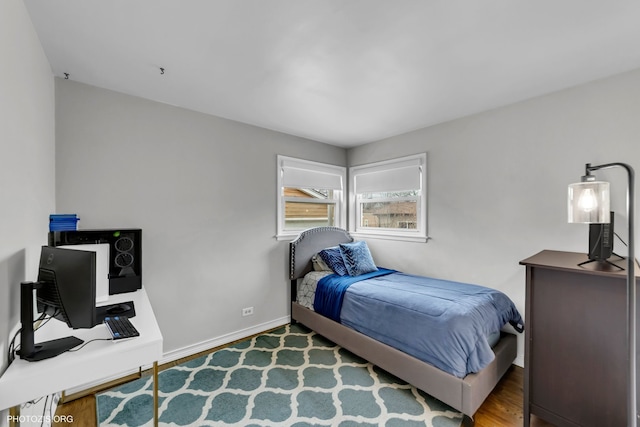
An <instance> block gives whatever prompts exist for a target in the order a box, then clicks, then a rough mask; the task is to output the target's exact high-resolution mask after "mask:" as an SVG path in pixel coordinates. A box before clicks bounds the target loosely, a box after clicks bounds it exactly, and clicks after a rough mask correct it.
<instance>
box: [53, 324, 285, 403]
mask: <svg viewBox="0 0 640 427" xmlns="http://www.w3.org/2000/svg"><path fill="white" fill-rule="evenodd" d="M289 322H291V316H285V317H281V318H279V319H275V320H271V321H269V322H265V323H260V324H258V325H254V326H251V327H250V328H246V329H241V330H239V331H235V332H232V333H229V334H226V335H222V336H219V337H216V338H211V339H209V340H205V341H202V342H199V343H196V344H192V345H189V346H186V347H182V348H179V349H176V350H171V351H169V352H166V353H164V354H163V355H162V359H161V360H158V365H163V364H165V363H170V362H173V361H175V360H178V359H182V358H184V357H189V356H193V355H194V354H198V353H201V352H204V351H209V350H211V349H213V348H216V347H220V346H223V345H227V344H229V343H232V342H234V341H237V340H241V339H243V338H247V337H250V336H252V335H255V334H259V333H261V332H264V331H268V330H270V329H273V328H277V327H279V326H282V325H285V324H287V323H289ZM152 367H153V365H152V364H150V365H148V366H142V367H141V368H142V370H147V369H151V368H152ZM138 372H139V370H138V369H132V370H130V371H127V372H123V373H122V374H121V375H117V376H113V377H109V378H103V379H102V380H100V381H95V382H93V383H87V384H83V385H82V386H80V387H74V388H73V389H69V390H65V392H64V393H65V395H66V396H83V395H87V394H89V393H87V391H91V392H94V391H95V390H96V389H100V388H101V386H102V385H103V384H108V383H112V382H115V381H117V380H119V379H120V378H124V377H127V376H130V375H132V374H136V373H138Z"/></svg>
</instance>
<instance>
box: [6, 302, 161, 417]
mask: <svg viewBox="0 0 640 427" xmlns="http://www.w3.org/2000/svg"><path fill="white" fill-rule="evenodd" d="M125 301H133V303H134V306H135V310H136V316H135V317H133V318H131V323H132V324H133V326H135V327H136V329H137V330H138V332H140V336H139V337H135V338H132V339H129V340H125V341H123V342H114V341H94V342H91V343H89V344H87V345H86V346H85V347H83V348H82V349H80V350H79V351H77V352H67V353H63V354H61V355H59V356H56V357H53V358H51V359H46V360H41V361H39V362H27V361H25V360H23V359H20V357H19V356H17V355H16V359H15V360H14V361H13V363H12V364H11V365H10V366H9V368H8V369H7V370H6V371H5V373H4V374H3V375H2V376H1V377H0V410H3V409H6V408H11V407H14V406H17V405H20V404H22V403H24V402H27V401H29V400H33V399H37V398H39V397H41V396H46V395H49V394H53V393H57V392H60V391H63V390H68V389H71V388H74V387H79V386H82V385H83V384H88V383H92V382H97V381H100V380H103V379H106V378H110V377H114V376H117V375H121V374H123V373H126V372H128V371H132V370H134V369H137V368H139V367H142V366H148V365H153V366H154V371H155V373H156V374H157V361H158V360H160V359H161V357H162V334H161V333H160V328H159V327H158V323H157V322H156V317H155V315H154V314H153V309H152V307H151V304H150V303H149V298H148V297H147V293H146V291H145V290H144V289H140V290H138V291H136V292H129V293H125V294H118V295H110V296H109V300H108V301H107V302H106V303H104V304H101V305H108V304H115V303H119V302H125ZM69 335H73V336H75V337H78V338H80V339H81V340H84V341H85V343H86V342H87V341H90V340H92V339H96V338H111V334H110V333H109V331H108V330H107V327H106V326H105V325H103V324H100V325H97V326H95V327H93V328H91V329H69V327H67V325H66V324H65V323H63V322H60V321H58V320H56V319H52V320H50V321H49V322H48V323H47V324H46V325H44V326H43V327H42V328H41V329H40V330H38V331H36V333H35V342H36V344H37V343H39V342H43V341H48V340H52V339H56V338H62V337H66V336H69ZM19 342H20V341H19V338H18V340H17V343H19ZM76 348H77V347H76ZM154 384H155V386H154V389H155V388H156V387H157V375H156V378H155V381H154ZM156 420H157V418H156Z"/></svg>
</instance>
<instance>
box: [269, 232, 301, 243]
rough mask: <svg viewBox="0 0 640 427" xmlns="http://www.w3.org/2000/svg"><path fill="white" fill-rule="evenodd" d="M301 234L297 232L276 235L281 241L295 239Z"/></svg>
mask: <svg viewBox="0 0 640 427" xmlns="http://www.w3.org/2000/svg"><path fill="white" fill-rule="evenodd" d="M299 235H300V233H296V234H276V235H275V236H274V237H275V238H276V240H278V241H281V240H295V238H296V237H298V236H299Z"/></svg>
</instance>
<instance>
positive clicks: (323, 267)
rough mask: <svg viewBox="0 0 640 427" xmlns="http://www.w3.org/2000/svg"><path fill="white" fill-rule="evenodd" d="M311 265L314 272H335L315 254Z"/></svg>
mask: <svg viewBox="0 0 640 427" xmlns="http://www.w3.org/2000/svg"><path fill="white" fill-rule="evenodd" d="M311 263H312V264H313V270H314V271H333V270H332V269H331V267H329V266H328V265H327V264H326V263H325V262H324V261H323V260H322V258H320V254H315V255H314V256H312V257H311Z"/></svg>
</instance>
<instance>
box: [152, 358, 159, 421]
mask: <svg viewBox="0 0 640 427" xmlns="http://www.w3.org/2000/svg"><path fill="white" fill-rule="evenodd" d="M153 425H154V426H155V427H158V362H153Z"/></svg>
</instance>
